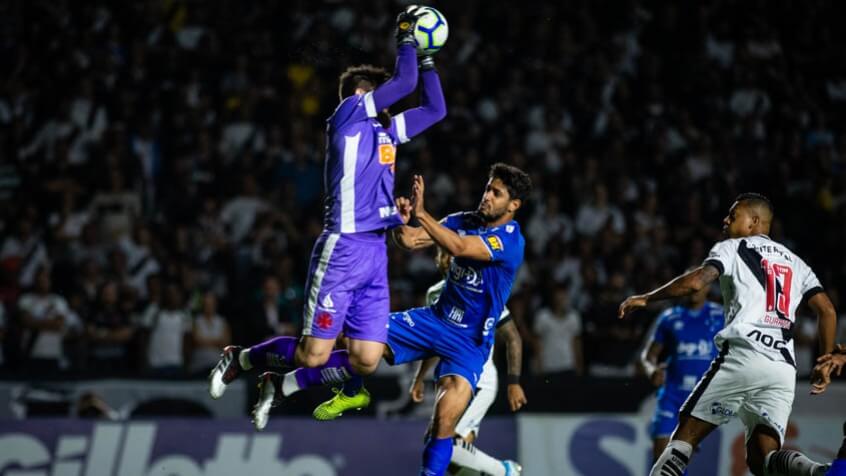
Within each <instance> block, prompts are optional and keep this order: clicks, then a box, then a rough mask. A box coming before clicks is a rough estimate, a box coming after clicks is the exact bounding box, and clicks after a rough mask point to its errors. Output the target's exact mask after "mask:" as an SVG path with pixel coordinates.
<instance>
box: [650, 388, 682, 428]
mask: <svg viewBox="0 0 846 476" xmlns="http://www.w3.org/2000/svg"><path fill="white" fill-rule="evenodd" d="M688 395H690V392H689V391H686V390H676V389H672V388H668V387H665V388H663V389H662V390H661V392H660V393H659V394H658V405H657V406H656V407H655V415H654V416H653V417H652V422H651V423H650V425H649V434H650V436H652V438H653V439H654V438H668V437H669V436H670V435H671V434H672V433H673V430H675V429H676V425H678V424H679V409H681V407H682V405H683V404H684V401H685V400H687V396H688Z"/></svg>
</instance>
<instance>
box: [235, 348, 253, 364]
mask: <svg viewBox="0 0 846 476" xmlns="http://www.w3.org/2000/svg"><path fill="white" fill-rule="evenodd" d="M238 363H239V364H241V368H242V369H244V370H250V369H251V368H253V364H251V363H250V348H249V347H247V348H246V349H241V352H239V353H238Z"/></svg>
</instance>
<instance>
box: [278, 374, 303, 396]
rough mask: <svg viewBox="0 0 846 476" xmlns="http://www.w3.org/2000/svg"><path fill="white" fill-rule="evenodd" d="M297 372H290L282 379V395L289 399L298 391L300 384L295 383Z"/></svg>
mask: <svg viewBox="0 0 846 476" xmlns="http://www.w3.org/2000/svg"><path fill="white" fill-rule="evenodd" d="M296 374H297V371H296V370H292V371H290V372H288V373H287V374H285V375H284V376H283V377H282V395H284V396H286V397H289V396H291V395H293V394H295V393H297V392H299V391H300V390H302V388H300V384H298V383H297V375H296Z"/></svg>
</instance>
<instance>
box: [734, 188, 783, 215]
mask: <svg viewBox="0 0 846 476" xmlns="http://www.w3.org/2000/svg"><path fill="white" fill-rule="evenodd" d="M734 201H735V202H737V203H740V202H746V203H748V204H749V205H752V206H754V207H763V208H765V209H766V210H767V211H769V212H770V215H775V208H774V207H773V202H771V201H770V199H769V198H767V197H765V196H764V195H761V194H760V193H755V192H746V193H741V194H740V195H738V196H737V198H736V199H735V200H734Z"/></svg>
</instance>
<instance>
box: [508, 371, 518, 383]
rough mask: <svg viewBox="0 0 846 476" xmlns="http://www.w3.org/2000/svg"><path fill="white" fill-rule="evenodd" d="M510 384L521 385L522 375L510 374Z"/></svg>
mask: <svg viewBox="0 0 846 476" xmlns="http://www.w3.org/2000/svg"><path fill="white" fill-rule="evenodd" d="M508 385H520V376H519V375H514V374H508Z"/></svg>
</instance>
